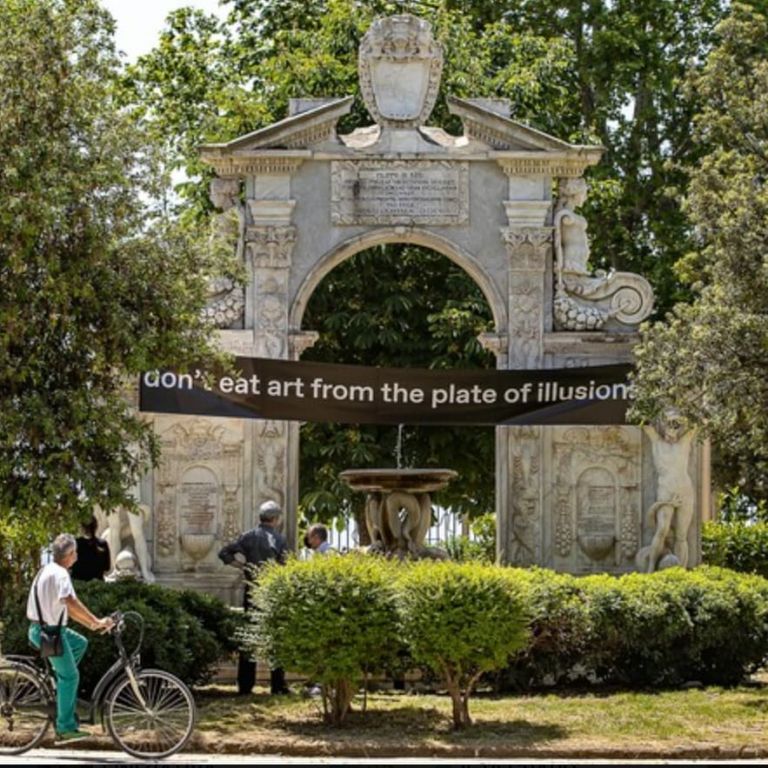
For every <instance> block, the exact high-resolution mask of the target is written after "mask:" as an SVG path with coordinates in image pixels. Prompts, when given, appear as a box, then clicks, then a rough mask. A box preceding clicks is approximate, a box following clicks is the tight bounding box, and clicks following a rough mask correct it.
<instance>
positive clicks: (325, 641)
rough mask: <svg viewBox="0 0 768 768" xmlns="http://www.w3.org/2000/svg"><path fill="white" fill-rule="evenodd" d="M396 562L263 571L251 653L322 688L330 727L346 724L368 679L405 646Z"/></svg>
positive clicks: (348, 559)
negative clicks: (358, 689)
mask: <svg viewBox="0 0 768 768" xmlns="http://www.w3.org/2000/svg"><path fill="white" fill-rule="evenodd" d="M393 581H394V578H393V566H392V564H391V563H389V562H387V561H385V560H382V559H379V558H375V557H371V556H361V555H353V554H350V555H345V556H343V557H342V556H340V555H335V554H331V555H326V556H324V557H315V558H312V559H311V560H309V561H308V562H301V561H296V560H294V561H290V562H289V563H288V564H287V565H285V566H280V565H277V564H275V565H273V566H270V567H267V568H265V569H264V570H263V571H262V572H261V573H260V576H259V581H258V583H257V585H256V586H255V587H254V589H253V592H252V594H253V600H254V610H253V611H252V612H251V614H250V619H251V621H252V622H253V625H254V630H253V632H252V633H251V636H250V639H248V640H247V641H246V646H248V647H251V648H253V649H255V650H256V651H257V652H258V653H259V655H262V656H264V657H266V658H268V659H269V660H270V662H271V663H272V664H273V665H275V666H280V667H284V668H285V669H288V670H291V671H294V672H298V673H300V674H302V675H306V676H307V677H308V678H309V679H310V680H312V681H314V682H316V683H319V684H320V686H321V688H322V691H323V707H324V713H325V717H326V719H327V720H328V721H329V722H332V723H334V724H335V725H340V724H341V723H343V722H344V720H345V718H346V716H347V714H348V712H349V707H350V703H351V699H352V694H353V691H354V689H355V688H353V686H356V684H357V683H358V682H359V681H360V680H361V679H362V678H363V676H364V674H366V673H368V672H373V671H376V670H380V669H383V668H384V666H386V665H387V664H388V663H389V662H392V661H394V660H395V658H396V656H397V653H398V650H399V649H400V644H399V642H398V639H397V638H398V637H399V633H398V630H397V614H396V612H395V599H394V589H393Z"/></svg>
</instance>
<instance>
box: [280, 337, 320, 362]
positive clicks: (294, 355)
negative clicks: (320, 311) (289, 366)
mask: <svg viewBox="0 0 768 768" xmlns="http://www.w3.org/2000/svg"><path fill="white" fill-rule="evenodd" d="M319 338H320V334H319V333H318V332H317V331H291V332H290V335H289V337H288V343H289V345H290V352H291V360H298V359H299V358H300V357H301V356H302V354H303V353H304V352H305V351H306V350H308V349H309V348H310V347H313V346H314V345H315V344H316V343H317V340H318V339H319Z"/></svg>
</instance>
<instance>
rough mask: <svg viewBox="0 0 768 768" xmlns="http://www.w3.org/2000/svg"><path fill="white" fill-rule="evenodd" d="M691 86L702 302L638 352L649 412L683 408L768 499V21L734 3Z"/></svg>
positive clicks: (677, 314) (734, 474) (722, 475)
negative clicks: (696, 107) (698, 149)
mask: <svg viewBox="0 0 768 768" xmlns="http://www.w3.org/2000/svg"><path fill="white" fill-rule="evenodd" d="M717 34H718V45H717V47H716V48H715V49H714V50H713V52H712V53H711V55H710V56H709V57H708V59H707V61H706V65H705V66H704V68H703V70H702V71H701V72H700V73H699V74H698V75H696V76H693V77H691V78H690V80H689V90H690V91H691V92H693V93H695V94H696V96H697V98H698V99H699V100H700V103H701V104H702V105H703V106H702V109H701V111H700V112H699V114H698V115H697V116H696V120H695V123H694V127H695V132H694V138H695V139H696V141H697V142H698V143H700V144H701V145H702V146H704V147H706V148H707V154H706V156H705V157H704V158H703V159H702V160H701V162H700V163H699V164H698V166H697V167H696V169H695V170H694V171H693V172H692V173H691V182H690V190H689V196H688V200H687V211H688V214H689V216H690V219H691V221H692V223H693V225H694V226H695V228H696V232H697V242H696V248H695V250H694V251H693V252H692V253H691V254H690V255H689V256H688V257H687V258H686V259H684V260H683V261H681V263H680V265H679V271H680V273H681V275H683V276H684V277H685V278H686V279H687V280H688V281H689V282H691V283H692V284H693V287H694V289H695V292H696V296H695V300H694V301H693V303H691V304H689V305H678V306H677V307H675V310H674V312H673V313H671V314H670V315H668V316H667V318H666V319H665V321H664V322H663V323H657V324H655V325H652V326H650V327H648V328H647V329H646V331H645V334H644V339H643V343H642V345H641V346H640V348H639V349H637V350H636V357H637V361H638V364H639V371H638V376H637V383H638V387H639V393H640V397H639V399H638V401H637V406H636V410H635V414H636V415H637V416H638V417H640V418H645V419H651V418H653V417H654V416H655V415H656V414H658V413H660V412H662V411H663V410H664V409H665V408H667V407H670V406H672V407H675V408H677V410H678V411H680V413H681V414H682V415H683V417H684V418H686V419H687V420H688V422H689V423H690V424H691V425H694V426H696V427H698V428H699V430H700V432H701V434H702V435H704V436H707V437H711V438H712V439H713V445H714V446H715V450H716V452H717V454H716V458H717V462H716V469H717V479H718V481H719V483H720V484H721V485H722V486H725V487H730V486H733V485H737V486H738V487H739V492H740V493H742V494H745V495H747V496H749V497H751V498H752V499H764V498H766V497H768V488H767V487H766V478H767V477H768V408H767V407H766V404H768V356H766V354H765V352H766V349H768V323H766V316H767V315H768V269H767V268H766V260H765V243H766V240H767V239H768V186H766V179H768V154H767V153H766V146H768V126H767V125H766V122H765V114H766V110H768V23H767V22H766V19H765V17H764V16H763V15H761V14H760V13H758V12H757V11H755V10H754V8H752V7H751V6H747V5H742V4H738V3H735V4H734V5H733V7H732V11H731V14H730V16H729V17H728V18H727V19H726V20H725V21H723V22H722V23H721V24H720V25H719V26H718V27H717Z"/></svg>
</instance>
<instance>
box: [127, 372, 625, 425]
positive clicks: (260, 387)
mask: <svg viewBox="0 0 768 768" xmlns="http://www.w3.org/2000/svg"><path fill="white" fill-rule="evenodd" d="M236 369H237V371H236V373H235V374H224V375H219V374H217V373H214V372H210V376H206V375H205V372H204V371H201V370H196V371H193V372H192V373H185V374H178V373H174V372H172V371H151V372H148V373H145V374H144V375H143V376H142V377H141V394H140V409H141V410H142V411H146V412H154V413H179V414H190V415H199V416H224V417H234V418H244V419H288V420H295V421H320V422H338V423H347V424H349V423H352V424H623V423H624V421H625V415H626V410H627V407H628V405H629V403H630V402H631V400H632V397H633V387H632V385H631V384H630V383H628V381H627V374H628V373H629V371H630V370H631V366H629V365H604V366H595V367H590V368H561V369H552V370H535V371H499V370H447V371H442V370H441V371H433V370H424V369H415V368H367V367H364V366H356V365H331V364H329V363H312V362H303V361H299V362H291V361H287V360H267V359H261V358H249V357H238V358H236Z"/></svg>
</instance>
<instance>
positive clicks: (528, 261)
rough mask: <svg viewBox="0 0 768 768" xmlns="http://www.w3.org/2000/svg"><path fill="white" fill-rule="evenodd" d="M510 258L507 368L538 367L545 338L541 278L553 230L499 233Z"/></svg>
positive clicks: (529, 228) (542, 283)
mask: <svg viewBox="0 0 768 768" xmlns="http://www.w3.org/2000/svg"><path fill="white" fill-rule="evenodd" d="M501 235H502V239H503V240H504V243H505V244H506V248H507V256H508V258H509V367H510V368H538V367H539V365H540V363H541V356H542V339H543V335H544V306H545V301H544V279H545V270H546V264H547V258H548V256H549V253H550V250H551V247H552V246H551V243H552V230H551V229H549V228H547V227H541V228H536V227H520V228H513V227H509V228H505V229H502V230H501Z"/></svg>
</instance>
